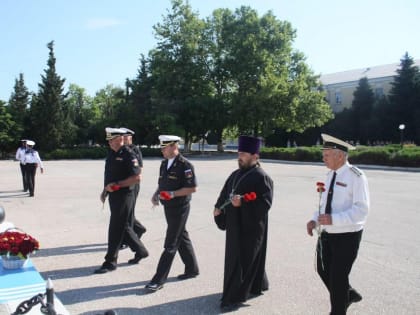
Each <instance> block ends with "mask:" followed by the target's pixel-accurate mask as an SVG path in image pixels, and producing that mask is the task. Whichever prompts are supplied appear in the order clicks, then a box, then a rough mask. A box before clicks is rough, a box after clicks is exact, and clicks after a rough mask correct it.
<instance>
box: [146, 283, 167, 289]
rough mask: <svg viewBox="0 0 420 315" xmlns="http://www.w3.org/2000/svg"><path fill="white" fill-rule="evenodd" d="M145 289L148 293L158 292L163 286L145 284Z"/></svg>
mask: <svg viewBox="0 0 420 315" xmlns="http://www.w3.org/2000/svg"><path fill="white" fill-rule="evenodd" d="M145 288H146V289H147V290H150V291H158V290H160V289H162V288H163V284H160V283H152V282H150V283H148V284H146V286H145Z"/></svg>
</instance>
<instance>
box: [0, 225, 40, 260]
mask: <svg viewBox="0 0 420 315" xmlns="http://www.w3.org/2000/svg"><path fill="white" fill-rule="evenodd" d="M38 249H39V242H38V241H37V240H36V239H35V238H33V237H32V236H30V235H29V234H26V233H24V232H20V231H16V230H13V231H6V232H3V233H0V255H2V256H17V257H19V258H21V259H27V258H28V255H29V254H31V253H34V252H35V251H37V250H38Z"/></svg>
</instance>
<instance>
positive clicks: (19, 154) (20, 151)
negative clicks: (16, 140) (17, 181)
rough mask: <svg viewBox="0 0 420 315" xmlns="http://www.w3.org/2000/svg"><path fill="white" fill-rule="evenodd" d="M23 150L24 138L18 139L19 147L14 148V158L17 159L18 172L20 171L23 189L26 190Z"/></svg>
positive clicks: (24, 146) (24, 145)
mask: <svg viewBox="0 0 420 315" xmlns="http://www.w3.org/2000/svg"><path fill="white" fill-rule="evenodd" d="M25 152H26V140H20V147H19V148H18V149H17V150H16V160H17V161H19V166H20V172H21V173H22V182H23V191H27V190H28V183H27V181H26V175H25V164H23V161H24V159H25Z"/></svg>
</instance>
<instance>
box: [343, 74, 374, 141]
mask: <svg viewBox="0 0 420 315" xmlns="http://www.w3.org/2000/svg"><path fill="white" fill-rule="evenodd" d="M353 97H354V98H353V102H352V107H351V111H352V116H353V117H352V118H353V119H352V121H351V124H349V125H348V127H349V128H350V129H351V131H352V132H351V133H352V137H351V139H353V140H355V141H358V142H360V144H363V145H366V144H367V143H368V141H369V139H370V137H371V136H370V135H371V132H372V129H371V127H372V125H371V117H372V110H373V106H374V103H375V95H374V93H373V91H372V88H371V86H370V84H369V81H368V79H367V78H366V77H365V78H361V79H360V80H359V85H358V86H357V88H356V90H355V91H354V93H353Z"/></svg>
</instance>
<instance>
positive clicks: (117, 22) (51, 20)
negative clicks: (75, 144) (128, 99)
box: [0, 0, 420, 101]
mask: <svg viewBox="0 0 420 315" xmlns="http://www.w3.org/2000/svg"><path fill="white" fill-rule="evenodd" d="M189 3H190V5H191V6H192V8H193V10H194V11H196V12H198V13H199V14H200V17H203V18H204V17H207V16H209V15H210V14H211V13H212V11H213V10H214V9H217V8H226V7H227V8H230V9H232V10H234V9H236V8H238V7H240V6H241V5H247V6H250V7H251V8H253V9H255V10H257V11H258V13H259V15H260V16H261V15H263V14H264V13H266V12H267V11H268V10H272V11H273V13H274V15H275V16H276V17H277V18H278V19H280V20H287V21H289V22H291V23H292V26H293V27H294V28H295V29H296V30H297V38H296V40H295V42H294V47H295V48H296V49H298V50H300V51H301V52H303V53H304V54H305V56H306V57H307V63H308V64H309V65H310V66H311V68H312V70H313V71H314V72H315V73H317V74H327V73H333V72H338V71H344V70H351V69H357V68H363V67H368V66H375V65H381V64H389V63H398V62H399V61H400V59H401V58H402V56H403V55H404V53H405V52H408V53H409V55H410V56H411V57H413V58H414V59H419V58H420V40H419V33H418V32H419V30H420V1H419V0H399V1H396V0H381V1H379V0H351V1H348V0H318V1H313V0H293V1H292V0H189ZM169 8H170V0H150V1H149V0H119V1H115V0H67V1H65V0H41V1H37V0H0V42H1V46H0V47H1V48H0V99H1V100H4V101H7V100H8V99H9V97H10V94H11V93H12V91H13V86H14V83H15V79H16V78H18V76H19V73H23V74H24V79H25V84H26V86H27V87H28V89H29V90H30V91H32V92H38V83H39V82H41V75H42V74H44V70H45V69H46V68H47V64H46V63H47V59H48V48H47V47H46V45H47V43H48V42H50V41H51V40H54V41H55V45H54V51H55V56H56V59H57V63H56V69H57V73H58V74H59V75H60V76H61V77H62V78H65V79H66V88H67V87H68V85H69V84H70V83H75V84H77V85H79V86H81V87H83V88H85V89H86V91H87V93H88V94H89V95H91V96H94V95H95V93H96V92H97V91H98V90H99V89H101V88H104V87H105V86H106V85H107V84H114V85H116V86H121V87H122V86H124V82H125V79H126V78H134V77H135V76H136V73H137V69H138V67H139V57H140V54H141V53H143V54H145V55H147V53H148V51H149V50H150V49H152V48H153V47H154V45H155V43H156V41H155V38H154V34H153V29H152V26H153V25H155V24H156V23H158V22H161V21H162V16H163V15H166V14H167V10H168V9H169Z"/></svg>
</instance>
